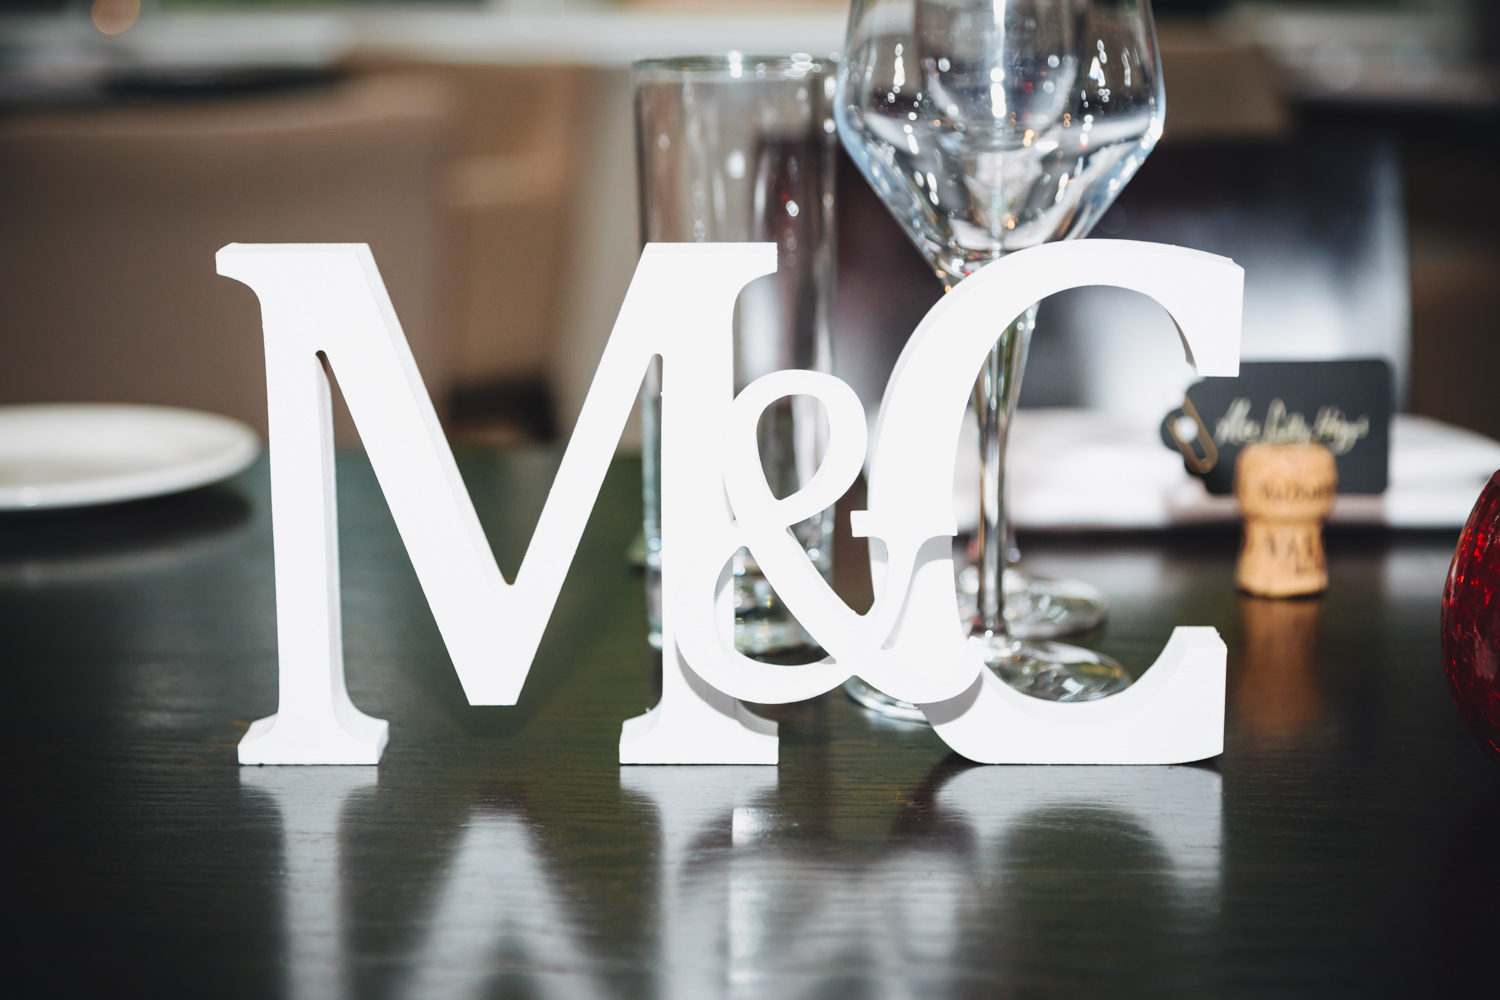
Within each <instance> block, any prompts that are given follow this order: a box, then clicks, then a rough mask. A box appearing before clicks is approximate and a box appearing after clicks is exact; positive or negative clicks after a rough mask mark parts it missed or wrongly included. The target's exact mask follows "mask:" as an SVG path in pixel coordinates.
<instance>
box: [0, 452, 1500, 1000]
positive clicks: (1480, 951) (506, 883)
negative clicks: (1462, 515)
mask: <svg viewBox="0 0 1500 1000" xmlns="http://www.w3.org/2000/svg"><path fill="white" fill-rule="evenodd" d="M555 464H556V454H555V453H554V452H551V451H534V452H511V453H494V452H475V453H470V454H466V455H463V456H461V466H462V468H463V472H464V475H465V478H466V480H467V481H468V483H469V486H470V488H471V489H472V491H473V493H474V496H475V500H476V505H477V506H478V508H479V510H480V515H481V518H482V520H483V521H484V525H485V528H486V530H487V531H488V532H489V535H490V538H491V541H492V543H493V545H494V547H495V550H496V552H497V554H498V557H499V559H500V562H501V565H502V567H503V568H504V569H505V570H506V572H507V574H511V573H513V572H514V570H515V568H516V566H517V565H518V564H519V561H520V557H521V554H522V552H523V551H524V548H525V544H526V542H527V540H528V539H529V536H530V532H531V529H532V526H533V524H534V522H535V518H536V515H537V513H538V511H539V510H540V506H541V503H542V500H543V498H544V496H545V491H546V489H547V487H548V485H549V483H550V479H551V475H552V472H553V470H554V469H555ZM339 488H340V491H341V493H340V512H341V519H342V520H341V533H342V538H343V580H344V602H345V605H344V606H345V635H346V645H347V660H348V674H349V687H350V690H351V693H352V695H353V698H354V700H355V702H356V704H358V705H359V706H360V707H361V708H362V709H364V710H365V711H367V712H370V713H372V714H374V715H377V716H380V717H382V718H386V719H389V720H390V722H391V745H390V749H389V750H388V751H387V753H386V757H385V760H384V761H383V762H382V764H381V765H380V767H379V768H378V769H377V768H244V769H242V768H240V767H239V766H238V765H237V764H236V763H235V753H234V745H235V742H236V741H237V740H238V739H239V737H240V735H241V734H242V733H243V731H244V729H245V727H246V725H247V724H248V722H249V721H250V720H253V719H255V718H258V717H260V716H262V715H265V714H268V713H270V712H272V711H274V710H275V705H276V675H275V618H274V605H273V598H272V567H271V545H270V525H269V511H268V488H267V479H266V472H265V468H264V465H263V464H262V465H260V466H257V467H256V468H255V469H253V470H252V471H251V472H249V473H247V474H245V475H244V476H241V477H239V478H238V479H236V480H234V481H232V482H231V483H228V484H226V485H224V486H221V487H216V488H212V489H207V490H202V491H198V492H196V493H193V494H188V495H184V496H180V497H176V498H170V499H164V500H158V501H152V502H146V503H140V504H132V505H125V506H121V507H116V508H110V509H101V510H95V511H87V512H77V513H72V514H54V515H35V516H29V517H11V518H7V519H4V520H0V636H3V641H4V646H3V648H4V664H5V682H6V688H5V690H6V695H7V697H6V699H5V705H6V708H5V718H4V725H3V727H0V747H3V750H4V753H5V766H4V768H3V769H0V775H3V778H0V781H3V789H4V793H5V799H4V801H5V804H6V810H5V819H4V830H5V850H6V854H5V857H6V860H7V862H8V864H7V865H6V866H5V875H4V879H5V883H4V884H5V890H4V899H5V900H6V902H7V904H8V907H9V910H10V912H11V914H12V916H11V918H10V920H9V921H7V923H8V924H9V926H10V928H11V929H10V931H8V932H7V933H6V934H5V935H4V942H5V945H4V954H5V971H4V973H3V975H4V976H5V980H6V982H7V984H8V985H10V986H11V987H12V988H11V989H7V990H6V991H5V992H6V993H8V994H9V995H13V996H33V995H69V996H78V995H100V994H104V993H105V992H106V991H108V992H109V993H117V992H122V993H124V994H125V995H153V996H194V997H200V996H215V997H220V996H247V997H273V996H282V995H292V996H298V997H335V996H341V995H342V996H351V997H397V996H434V997H457V996H558V997H594V996H598V997H616V996H620V997H636V996H640V997H648V996H673V997H679V996H680V997H693V998H696V997H715V996H732V997H762V996H765V997H804V996H806V997H823V996H853V997H905V996H921V997H928V996H931V997H947V996H954V997H969V996H992V995H1007V996H1009V995H1017V996H1031V995H1082V996H1102V995H1114V994H1121V993H1123V994H1127V995H1145V996H1173V995H1184V996H1240V995H1246V996H1248V995H1265V994H1271V993H1274V994H1276V995H1290V994H1307V995H1319V996H1326V995H1351V996H1355V995H1357V996H1368V995H1372V994H1373V995H1392V994H1395V995H1434V994H1436V993H1449V994H1451V993H1467V994H1471V995H1496V992H1495V989H1494V988H1495V987H1496V986H1500V982H1497V980H1500V976H1497V974H1496V971H1495V970H1496V967H1495V965H1494V960H1493V956H1494V952H1495V949H1496V942H1497V941H1500V935H1497V933H1496V932H1497V931H1500V916H1497V913H1500V908H1497V906H1496V905H1495V900H1496V899H1497V898H1500V853H1497V852H1496V850H1495V845H1496V843H1500V772H1497V770H1496V769H1495V768H1494V767H1493V766H1492V765H1491V764H1490V763H1489V762H1488V761H1487V760H1486V759H1485V758H1484V757H1483V755H1482V754H1481V753H1480V752H1479V751H1478V750H1477V749H1476V748H1475V747H1474V746H1472V745H1471V743H1470V742H1469V739H1468V737H1467V735H1466V734H1465V733H1464V731H1463V730H1462V728H1461V726H1460V725H1459V723H1458V721H1457V718H1456V716H1455V713H1454V712H1453V710H1452V707H1451V705H1450V704H1449V703H1448V695H1447V690H1446V685H1445V681H1444V679H1443V676H1442V670H1441V666H1440V663H1439V658H1438V647H1437V613H1438V598H1439V594H1440V592H1441V586H1442V579H1443V574H1444V572H1445V570H1446V567H1447V561H1448V558H1449V555H1450V553H1451V551H1452V546H1453V543H1454V540H1455V536H1454V535H1451V534H1448V533H1437V534H1387V533H1343V534H1341V533H1337V532H1335V533H1332V534H1331V535H1330V537H1329V556H1330V571H1331V576H1332V586H1331V588H1330V590H1329V592H1328V594H1327V595H1326V596H1325V597H1323V598H1320V599H1316V600H1312V601H1301V602H1280V603H1275V602H1264V601H1256V600H1254V599H1250V598H1244V597H1241V596H1239V595H1237V594H1236V593H1235V592H1234V591H1233V589H1232V587H1231V577H1232V572H1233V555H1234V548H1235V542H1236V539H1235V535H1234V533H1233V532H1231V531H1201V532H1184V533H1178V534H1171V535H1162V534H1158V535H1151V534H1144V535H1119V536H1108V535H1104V536H1055V537H1046V536H1038V537H1033V538H1025V537H1023V539H1022V542H1023V548H1024V549H1025V550H1026V552H1027V555H1028V558H1029V559H1030V561H1031V564H1032V566H1033V568H1035V569H1036V570H1038V571H1042V572H1046V573H1051V574H1066V575H1071V576H1077V577H1080V578H1083V579H1088V580H1090V581H1092V582H1095V583H1097V584H1099V585H1101V586H1103V587H1104V588H1105V589H1106V590H1107V591H1108V592H1109V593H1110V594H1111V597H1112V599H1113V600H1114V612H1113V615H1112V617H1111V619H1110V621H1109V623H1108V625H1107V626H1106V627H1105V628H1104V629H1102V630H1100V631H1099V632H1098V633H1096V634H1095V635H1092V636H1089V637H1086V639H1085V641H1086V643H1087V644H1090V645H1094V646H1096V647H1098V648H1101V649H1103V650H1105V651H1107V652H1110V653H1112V654H1113V655H1115V656H1117V657H1119V658H1120V659H1121V660H1122V661H1124V662H1125V663H1126V664H1127V666H1129V667H1130V668H1131V669H1133V670H1135V671H1137V672H1138V671H1140V670H1142V669H1144V668H1145V667H1146V666H1147V665H1148V664H1149V663H1150V661H1151V659H1152V658H1153V656H1154V655H1155V652H1156V651H1157V650H1158V649H1160V647H1161V645H1162V644H1163V643H1164V642H1165V640H1166V637H1167V635H1168V634H1169V632H1170V631H1171V628H1172V626H1174V625H1177V624H1209V625H1214V626H1217V627H1218V628H1219V630H1220V631H1221V632H1222V633H1223V635H1224V637H1225V639H1226V641H1227V642H1228V643H1229V646H1230V650H1231V654H1230V656H1231V659H1230V706H1229V729H1228V740H1227V747H1226V751H1225V753H1224V755H1223V756H1222V757H1220V758H1218V759H1217V760H1214V761H1209V762H1206V763H1204V764H1202V765H1196V766H1194V767H1189V768H1177V769H1137V768H1126V769H1108V768H1103V769H1078V768H990V769H977V768H973V767H970V766H969V765H967V764H966V763H965V762H963V761H962V760H960V759H957V758H955V757H954V756H952V755H951V754H949V753H948V752H947V750H946V749H945V747H944V746H943V745H942V743H941V742H940V741H939V740H937V739H936V738H935V736H934V735H933V734H932V733H931V732H930V731H928V730H925V729H922V728H919V727H908V726H902V725H898V724H892V723H885V722H882V721H880V720H877V719H873V718H871V717H870V716H868V715H866V714H864V713H863V712H862V711H861V710H859V709H857V708H856V707H855V706H854V705H853V704H852V703H850V702H848V701H847V700H846V699H845V698H844V697H843V696H842V695H841V694H839V693H837V692H835V693H833V694H830V695H827V696H825V697H823V698H819V699H816V700H814V701H811V702H807V703H804V704H799V705H792V706H784V707H780V708H777V709H775V710H773V711H771V714H773V715H774V717H775V718H777V719H778V721H779V722H780V723H781V734H782V764H781V766H780V767H779V768H621V767H620V766H619V765H618V764H617V763H616V742H617V740H618V736H619V727H620V723H621V722H622V721H623V720H624V719H625V718H626V717H628V716H631V715H634V714H637V713H638V712H639V711H641V710H642V709H643V708H644V707H645V706H646V703H647V699H648V697H649V692H650V689H651V682H650V675H651V668H652V663H651V657H650V652H649V649H648V647H647V645H646V643H645V641H644V635H645V620H644V612H643V592H642V583H641V579H640V578H639V576H637V575H636V574H635V573H634V572H633V571H632V570H631V568H630V567H629V566H628V565H627V563H626V560H625V557H624V553H625V549H626V546H627V544H628V542H629V541H630V538H631V536H632V535H633V533H634V531H635V530H636V527H637V525H638V523H639V514H640V501H639V467H638V465H636V464H634V463H632V462H629V461H621V462H619V463H617V465H616V467H615V468H614V469H613V471H612V473H611V475H610V477H609V479H608V480H607V482H606V484H605V488H604V495H603V497H602V499H601V502H600V504H599V506H598V508H597V510H596V512H595V514H594V516H593V519H592V521H591V522H590V525H589V529H588V531H587V533H586V535H585V537H584V540H583V545H582V548H581V550H580V552H579V558H578V561H577V563H576V564H575V566H574V568H573V571H572V573H571V575H570V576H569V579H568V584H567V586H566V588H565V589H564V591H563V596H562V600H561V601H560V603H559V605H558V608H557V611H556V614H555V615H554V618H553V620H552V623H551V625H550V627H549V629H548V631H547V635H546V638H545V639H544V641H543V644H542V648H541V651H540V654H539V656H538V660H537V663H536V666H535V668H534V670H533V672H532V675H531V677H530V679H529V680H528V682H527V685H526V688H525V691H524V693H523V695H522V698H521V702H520V704H519V705H517V706H515V707H513V708H474V707H470V706H468V705H467V704H466V703H465V701H464V698H463V694H462V691H461V689H460V687H459V685H458V681H457V679H456V677H455V676H454V674H453V671H452V668H451V666H450V665H449V662H448V658H447V655H446V653H445V651H444V649H443V645H442V642H441V640H440V638H439V636H438V634H437V630H436V627H435V625H434V624H433V620H432V616H431V614H430V612H429V611H428V609H427V607H426V604H425V602H424V601H423V599H422V595H421V592H420V588H419V587H418V585H417V583H416V579H415V576H414V574H413V573H412V570H411V566H410V563H409V561H408V560H407V558H406V555H405V553H404V551H403V550H402V548H401V545H400V542H399V539H398V538H397V536H396V533H395V529H394V526H393V524H392V522H391V520H390V516H389V514H388V513H387V511H386V509H385V506H384V503H383V501H382V500H381V498H380V495H379V491H378V488H377V487H376V486H375V484H374V481H373V477H372V476H371V474H370V471H369V467H368V465H367V464H365V463H364V461H363V459H362V457H361V456H360V455H359V454H357V453H350V454H343V455H341V457H340V471H339ZM1144 772H1150V773H1144ZM1059 789H1060V790H1062V791H1061V792H1060V793H1059V794H1057V795H1053V794H1051V793H1052V791H1053V790H1059Z"/></svg>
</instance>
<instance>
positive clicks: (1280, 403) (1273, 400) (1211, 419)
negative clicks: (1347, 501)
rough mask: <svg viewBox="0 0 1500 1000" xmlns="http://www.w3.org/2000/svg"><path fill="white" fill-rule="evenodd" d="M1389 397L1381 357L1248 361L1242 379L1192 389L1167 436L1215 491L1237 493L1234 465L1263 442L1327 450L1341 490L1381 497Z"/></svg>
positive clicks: (1165, 427) (1171, 417)
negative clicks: (1308, 444) (1250, 446)
mask: <svg viewBox="0 0 1500 1000" xmlns="http://www.w3.org/2000/svg"><path fill="white" fill-rule="evenodd" d="M1391 399H1392V391H1391V366H1390V365H1389V364H1387V363H1386V362H1385V361H1382V360H1379V359H1368V360H1365V359H1362V360H1358V361H1254V362H1246V363H1244V364H1241V365H1240V374H1239V376H1238V377H1236V378H1211V379H1204V380H1203V381H1201V382H1197V383H1194V384H1193V385H1192V386H1190V387H1189V388H1188V391H1187V399H1186V400H1184V402H1183V406H1182V407H1181V408H1180V409H1177V410H1173V411H1172V412H1171V413H1169V414H1167V417H1166V419H1165V420H1163V421H1162V425H1161V438H1162V441H1163V442H1165V444H1166V445H1167V447H1169V448H1172V449H1174V450H1177V451H1181V452H1182V454H1183V459H1184V461H1185V462H1186V464H1187V467H1188V471H1189V472H1192V473H1194V474H1195V475H1199V476H1202V477H1203V483H1204V485H1205V486H1207V487H1208V491H1209V492H1210V493H1232V492H1234V460H1235V458H1236V457H1237V456H1238V455H1239V453H1240V449H1241V448H1243V447H1244V446H1245V445H1247V444H1253V443H1255V442H1257V441H1264V442H1268V443H1273V444H1286V443H1294V442H1309V441H1311V442H1317V443H1320V444H1324V445H1327V446H1328V450H1329V451H1331V452H1333V455H1334V458H1335V460H1336V461H1337V463H1338V470H1339V492H1340V493H1383V492H1384V491H1385V487H1386V481H1387V477H1388V469H1389V464H1390V426H1391Z"/></svg>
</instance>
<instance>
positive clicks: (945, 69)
mask: <svg viewBox="0 0 1500 1000" xmlns="http://www.w3.org/2000/svg"><path fill="white" fill-rule="evenodd" d="M844 60H845V61H844V63H843V64H842V66H841V68H840V71H839V94H838V97H837V100H836V102H835V115H836V118H837V121H838V127H839V134H840V137H841V138H842V140H843V142H844V146H845V148H847V149H848V150H849V153H850V156H851V157H852V158H853V159H854V161H855V163H856V164H858V165H859V168H860V170H861V172H863V174H864V175H865V178H866V179H867V180H868V181H869V182H870V184H871V186H873V187H874V189H875V191H876V193H877V194H878V195H879V196H880V198H881V200H882V201H883V202H884V203H885V205H886V207H887V208H888V209H889V210H890V212H891V213H892V215H894V216H895V218H896V220H897V222H899V223H900V224H901V226H902V228H903V229H904V230H905V231H906V234H907V236H908V237H910V238H911V240H912V242H914V243H915V244H916V245H917V248H918V249H919V250H921V251H922V253H923V254H924V255H925V256H926V258H927V260H928V262H929V263H930V264H931V265H932V267H933V269H934V271H935V272H936V273H937V275H938V277H939V278H940V279H942V280H943V281H944V282H945V284H946V285H948V286H949V287H950V288H951V286H952V285H954V284H956V283H957V282H959V281H962V280H963V279H964V278H966V277H968V276H969V275H970V274H972V273H974V272H975V271H977V270H978V269H979V268H981V267H983V266H984V265H986V264H988V263H990V262H992V261H994V260H996V259H998V258H999V257H1001V256H1003V255H1004V254H1006V253H1008V252H1010V251H1013V250H1019V249H1022V248H1024V247H1030V246H1036V245H1037V244H1040V243H1046V242H1049V241H1051V240H1058V239H1075V238H1078V237H1081V236H1083V235H1085V234H1086V233H1087V232H1088V231H1089V230H1090V229H1091V228H1092V227H1093V225H1094V223H1095V222H1097V221H1098V219H1099V217H1100V216H1101V215H1103V214H1104V212H1105V210H1106V209H1108V208H1109V206H1110V204H1111V202H1113V201H1114V199H1115V196H1116V195H1118V194H1119V192H1120V189H1121V188H1122V187H1123V186H1124V185H1125V183H1126V182H1127V181H1128V180H1129V179H1130V178H1131V176H1132V175H1134V173H1135V171H1136V170H1137V169H1138V168H1139V167H1140V165H1141V163H1142V162H1144V160H1145V158H1146V155H1147V154H1148V153H1149V152H1150V151H1151V148H1152V147H1153V146H1154V145H1155V142H1156V139H1157V137H1158V136H1159V135H1160V134H1161V127H1162V120H1163V115H1164V112H1165V99H1164V95H1163V92H1162V87H1161V68H1160V61H1159V59H1158V56H1157V51H1156V35H1155V28H1154V26H1153V24H1152V19H1151V8H1150V2H1149V0H854V3H853V7H852V9H851V11H850V15H849V32H848V39H847V42H846V45H845V56H844ZM1035 317H1036V307H1035V306H1033V307H1032V308H1031V309H1028V310H1027V311H1026V312H1024V313H1022V314H1021V315H1020V316H1018V317H1000V321H1001V322H1006V321H1007V320H1008V321H1009V325H1007V326H1006V327H1005V328H1004V329H998V330H996V346H995V350H994V352H993V353H992V354H991V355H990V357H989V360H988V362H987V363H986V364H985V366H984V369H983V370H982V371H981V372H980V373H979V379H978V382H977V383H976V385H975V389H974V403H975V409H976V411H977V413H978V416H979V426H980V452H981V454H980V458H981V464H982V470H983V471H982V481H981V485H980V517H979V538H978V542H979V545H978V548H979V557H978V566H977V570H978V581H977V595H976V602H975V603H976V605H977V607H976V610H975V614H974V619H973V632H974V634H975V635H977V636H979V637H980V638H981V639H982V640H983V641H984V644H985V647H986V649H987V652H988V657H987V658H988V661H989V664H990V666H991V667H992V668H993V669H994V670H995V671H996V672H997V673H998V674H999V675H1000V676H1001V677H1003V678H1004V679H1005V680H1007V681H1008V682H1010V683H1011V684H1012V685H1014V686H1015V687H1017V688H1019V689H1020V690H1023V691H1026V692H1027V693H1029V694H1033V695H1036V696H1037V697H1041V698H1047V699H1051V700H1057V701H1080V700H1087V699H1091V698H1099V697H1104V696H1106V695H1109V694H1113V693H1115V692H1117V691H1120V690H1122V689H1123V688H1124V687H1126V686H1127V685H1128V684H1129V683H1130V677H1129V675H1128V674H1127V673H1126V672H1125V671H1124V670H1123V669H1122V668H1121V667H1120V665H1119V664H1117V663H1115V662H1114V661H1113V660H1110V659H1108V658H1107V657H1104V656H1101V655H1099V654H1097V653H1093V652H1091V651H1089V650H1085V649H1080V648H1078V647H1074V646H1065V645H1062V644H1060V643H1055V642H1029V641H1023V640H1022V639H1020V638H1018V637H1017V636H1016V635H1015V634H1014V633H1013V631H1012V629H1011V627H1010V623H1009V621H1008V619H1007V615H1006V604H1007V593H1006V589H1007V588H1006V586H1005V583H1006V579H1005V578H1006V575H1007V574H1006V568H1007V563H1014V561H1015V559H1016V558H1017V556H1016V555H1015V553H1014V551H1013V549H1014V543H1013V542H1011V541H1010V535H1011V532H1010V525H1009V522H1008V520H1007V518H1006V509H1005V499H1006V497H1005V488H1004V487H1005V453H1006V442H1007V439H1008V434H1009V430H1010V422H1011V417H1012V415H1013V413H1014V412H1015V405H1016V399H1017V397H1018V396H1019V394H1020V388H1021V375H1022V372H1023V370H1024V368H1025V364H1026V352H1027V347H1028V345H1029V344H1030V340H1031V332H1032V328H1033V326H1034V324H1035ZM1016 579H1017V581H1018V582H1019V583H1020V584H1021V585H1023V586H1024V585H1025V583H1026V580H1025V578H1024V577H1021V576H1017V577H1016ZM1036 593H1037V592H1036V591H1034V590H1032V589H1031V588H1027V594H1026V597H1027V599H1028V600H1029V599H1032V598H1034V597H1035V596H1036ZM1018 596H1019V595H1018ZM1044 596H1045V595H1044ZM1057 596H1058V598H1059V600H1061V599H1062V598H1063V597H1064V596H1065V595H1064V594H1062V593H1059V594H1058V595H1057ZM1075 596H1076V595H1075ZM1084 596H1085V597H1086V595H1084ZM1087 603H1088V602H1087V601H1086V600H1085V601H1083V605H1084V606H1085V607H1086V605H1087ZM1056 610H1058V611H1066V609H1065V608H1063V607H1062V605H1061V604H1058V605H1056ZM1032 634H1036V632H1035V631H1033V633H1032ZM850 693H851V694H854V695H855V697H856V698H857V699H859V700H862V701H865V702H866V703H867V704H872V706H874V707H881V708H885V709H889V710H891V711H892V712H893V714H900V713H902V712H907V713H910V712H911V711H912V710H913V708H912V706H904V707H903V706H901V705H899V704H894V703H890V704H886V703H888V702H889V701H890V700H889V699H885V698H884V696H882V695H880V694H879V693H878V692H873V691H871V690H869V689H868V688H867V687H862V686H860V685H858V684H857V683H856V685H855V687H854V688H853V689H852V690H851V692H850Z"/></svg>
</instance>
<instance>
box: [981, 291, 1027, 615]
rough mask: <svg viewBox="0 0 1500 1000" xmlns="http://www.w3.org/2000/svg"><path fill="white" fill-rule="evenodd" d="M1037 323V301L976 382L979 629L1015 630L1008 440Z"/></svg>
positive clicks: (1011, 328) (999, 344) (1006, 334)
mask: <svg viewBox="0 0 1500 1000" xmlns="http://www.w3.org/2000/svg"><path fill="white" fill-rule="evenodd" d="M1035 325H1036V306H1032V307H1031V308H1029V309H1027V310H1026V311H1025V312H1024V313H1022V314H1021V315H1020V316H1018V317H1017V318H1016V320H1015V322H1013V323H1011V324H1010V325H1009V326H1007V327H1006V328H1005V332H1004V333H1002V334H1001V335H1000V339H999V341H998V342H997V343H996V344H995V348H994V350H992V351H990V356H989V357H988V358H987V359H985V363H984V369H983V370H982V371H981V372H980V374H979V380H978V381H977V382H975V383H974V412H975V413H976V414H977V415H978V417H979V617H978V620H977V621H976V622H975V623H974V631H975V632H976V633H979V634H985V633H987V634H990V635H995V636H1001V637H1008V636H1009V630H1008V628H1007V627H1006V621H1005V566H1006V563H1007V562H1011V561H1013V558H1014V557H1013V554H1012V552H1011V549H1012V548H1013V543H1012V542H1011V531H1010V519H1009V518H1008V517H1007V514H1006V495H1005V457H1006V445H1007V444H1008V443H1009V438H1010V423H1011V418H1012V417H1013V416H1014V415H1015V412H1016V400H1017V399H1019V398H1020V395H1021V375H1022V372H1023V371H1024V370H1025V368H1026V351H1027V349H1028V348H1029V347H1030V346H1031V331H1032V329H1033V328H1034V327H1035Z"/></svg>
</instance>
